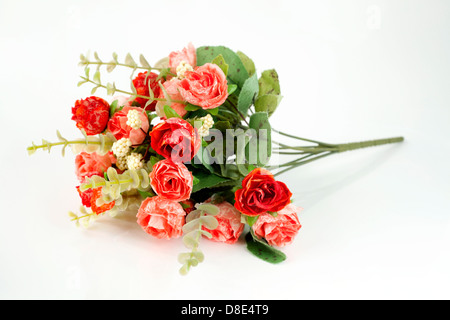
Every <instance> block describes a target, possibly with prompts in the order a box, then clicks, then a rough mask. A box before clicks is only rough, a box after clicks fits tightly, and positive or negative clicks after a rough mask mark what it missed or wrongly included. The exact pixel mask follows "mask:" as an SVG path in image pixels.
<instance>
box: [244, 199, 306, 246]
mask: <svg viewBox="0 0 450 320" xmlns="http://www.w3.org/2000/svg"><path fill="white" fill-rule="evenodd" d="M301 210H302V208H299V207H296V206H294V205H293V204H288V205H287V206H286V207H285V208H284V209H282V210H280V211H279V212H278V215H277V216H276V217H274V216H272V215H271V214H269V213H265V214H262V215H260V216H259V218H258V220H257V221H256V222H255V224H254V225H253V226H252V228H253V231H254V232H255V235H256V236H258V237H259V238H264V239H266V240H267V242H268V243H269V244H270V245H271V246H273V245H274V246H278V247H283V246H285V245H287V244H289V243H291V242H292V240H293V239H294V237H295V236H296V235H297V233H298V230H300V228H301V227H302V226H301V225H300V222H299V220H298V216H297V214H299V213H300V211H301Z"/></svg>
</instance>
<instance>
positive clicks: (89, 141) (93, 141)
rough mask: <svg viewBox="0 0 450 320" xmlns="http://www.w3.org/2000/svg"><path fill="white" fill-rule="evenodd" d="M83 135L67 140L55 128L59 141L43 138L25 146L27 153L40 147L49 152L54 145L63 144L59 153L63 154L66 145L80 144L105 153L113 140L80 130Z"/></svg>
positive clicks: (33, 151)
mask: <svg viewBox="0 0 450 320" xmlns="http://www.w3.org/2000/svg"><path fill="white" fill-rule="evenodd" d="M81 132H82V133H83V135H84V139H78V140H71V141H69V140H67V139H66V138H64V137H63V136H62V135H61V133H60V132H59V131H58V130H57V131H56V136H57V137H58V139H59V142H49V141H47V140H45V139H42V144H41V145H35V144H34V142H32V143H31V144H32V145H31V146H30V147H28V148H27V151H28V154H29V155H32V154H33V153H35V152H36V151H37V150H38V149H42V150H44V151H48V152H49V153H50V150H51V149H52V148H53V147H55V146H63V148H62V150H61V153H62V155H63V156H64V155H65V150H66V148H67V147H68V146H73V145H81V146H82V148H88V147H89V148H91V149H92V150H91V151H98V152H100V153H106V152H107V151H108V150H109V149H110V148H111V146H112V144H113V140H112V139H110V138H109V137H108V136H107V135H103V134H99V135H98V138H96V137H88V136H87V134H86V133H85V132H84V131H83V130H82V131H81Z"/></svg>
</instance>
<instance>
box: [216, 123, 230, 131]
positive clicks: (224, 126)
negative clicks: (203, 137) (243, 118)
mask: <svg viewBox="0 0 450 320" xmlns="http://www.w3.org/2000/svg"><path fill="white" fill-rule="evenodd" d="M214 128H216V129H217V130H220V131H225V130H227V129H231V123H230V121H226V120H220V121H217V122H216V123H214Z"/></svg>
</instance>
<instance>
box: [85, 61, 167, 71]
mask: <svg viewBox="0 0 450 320" xmlns="http://www.w3.org/2000/svg"><path fill="white" fill-rule="evenodd" d="M90 64H95V65H100V66H103V65H104V66H112V65H115V66H121V67H127V68H131V69H142V70H148V71H151V70H157V71H162V70H164V69H167V68H146V67H139V66H132V65H130V64H125V63H115V62H93V61H86V62H83V65H90Z"/></svg>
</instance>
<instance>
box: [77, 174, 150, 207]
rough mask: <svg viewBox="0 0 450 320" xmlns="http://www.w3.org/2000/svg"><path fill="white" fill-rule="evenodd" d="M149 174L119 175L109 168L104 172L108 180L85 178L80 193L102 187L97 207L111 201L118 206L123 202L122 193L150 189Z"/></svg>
mask: <svg viewBox="0 0 450 320" xmlns="http://www.w3.org/2000/svg"><path fill="white" fill-rule="evenodd" d="M148 174H149V173H148V172H147V171H146V170H145V169H139V170H126V171H125V172H124V173H122V174H119V173H117V170H116V169H114V168H112V167H110V168H108V170H107V171H106V176H107V178H108V180H106V179H105V178H103V177H100V176H92V177H90V178H86V182H85V183H83V184H81V186H80V191H82V192H84V191H86V190H88V189H95V188H98V187H102V195H103V197H102V198H100V199H99V200H97V205H103V204H105V203H110V202H112V201H115V202H116V205H117V206H120V205H121V204H122V202H123V201H124V198H123V197H122V193H124V192H126V191H130V190H132V189H138V190H141V191H146V190H148V189H149V188H150V179H149V175H148Z"/></svg>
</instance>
